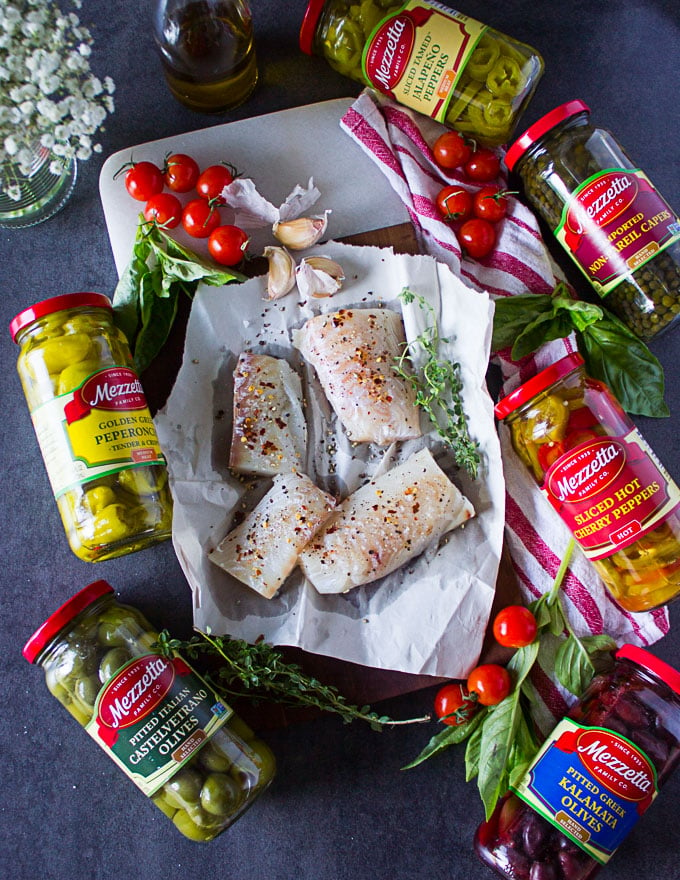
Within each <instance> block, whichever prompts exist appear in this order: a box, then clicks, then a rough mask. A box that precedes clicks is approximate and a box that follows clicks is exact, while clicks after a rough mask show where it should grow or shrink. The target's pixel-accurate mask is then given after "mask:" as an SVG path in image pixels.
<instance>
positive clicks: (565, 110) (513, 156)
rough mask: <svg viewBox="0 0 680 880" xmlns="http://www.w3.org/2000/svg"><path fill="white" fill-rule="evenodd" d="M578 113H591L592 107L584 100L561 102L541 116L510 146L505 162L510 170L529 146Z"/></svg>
mask: <svg viewBox="0 0 680 880" xmlns="http://www.w3.org/2000/svg"><path fill="white" fill-rule="evenodd" d="M578 113H590V107H589V106H588V105H587V104H585V103H584V102H583V101H578V100H576V101H567V102H566V104H560V106H559V107H555V109H554V110H551V111H550V113H546V114H545V116H541V118H540V119H539V120H538V121H537V122H534V124H533V125H531V126H529V128H527V130H526V131H525V132H524V134H521V135H520V136H519V137H518V138H517V140H516V141H515V142H514V143H513V144H512V146H511V147H509V148H508V152H507V153H506V154H505V164H506V166H507V168H508V171H512V170H513V169H514V167H515V165H516V164H517V162H518V160H519V159H520V158H521V157H522V156H523V155H524V153H526V151H527V150H528V149H529V147H530V146H532V144H535V143H536V141H538V140H540V139H541V138H542V137H543V135H545V134H547V132H549V131H550V129H551V128H555V126H556V125H559V124H560V122H564V120H565V119H569V118H570V117H572V116H576V115H577V114H578Z"/></svg>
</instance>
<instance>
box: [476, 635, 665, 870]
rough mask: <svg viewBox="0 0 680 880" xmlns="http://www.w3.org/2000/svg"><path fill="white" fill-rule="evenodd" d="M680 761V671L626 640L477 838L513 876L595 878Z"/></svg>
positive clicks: (490, 859)
mask: <svg viewBox="0 0 680 880" xmlns="http://www.w3.org/2000/svg"><path fill="white" fill-rule="evenodd" d="M678 760H680V673H678V672H677V671H676V670H675V669H673V668H672V667H671V666H669V665H668V664H666V663H664V662H663V661H661V660H659V659H658V658H657V657H655V656H654V655H653V654H651V653H650V652H649V651H646V650H644V649H642V648H638V647H635V646H634V645H623V647H621V648H620V649H619V650H618V651H617V653H616V658H615V663H614V667H613V669H612V670H611V671H609V672H607V673H603V674H601V675H598V676H596V677H595V678H594V679H593V681H592V682H591V684H590V686H589V687H588V688H587V689H586V691H585V693H584V694H583V696H582V697H581V699H580V700H579V702H578V703H576V705H575V706H574V707H573V708H572V710H571V711H570V712H569V714H568V715H567V717H566V718H564V719H563V720H562V721H561V722H560V723H559V724H558V725H557V727H556V728H555V730H554V731H553V732H552V733H551V735H550V736H549V737H548V739H547V740H546V742H545V743H544V744H543V746H542V747H541V749H540V751H539V752H538V754H537V755H536V757H535V758H534V760H533V762H532V764H531V766H530V767H529V770H528V771H527V773H526V775H525V776H524V777H523V779H522V780H521V781H520V782H519V784H518V785H517V786H515V787H514V788H513V790H512V792H511V793H508V794H507V795H506V796H505V797H504V798H503V799H502V800H501V801H500V802H499V804H498V806H497V807H496V809H495V811H494V812H493V814H492V815H491V817H490V818H489V820H488V821H486V822H483V823H482V825H481V826H480V827H479V828H478V829H477V833H476V835H475V849H476V851H477V854H478V855H479V857H480V858H481V859H482V861H483V862H485V864H487V865H489V866H490V867H491V868H494V869H495V870H496V871H497V872H498V873H499V874H500V875H501V876H502V877H508V878H511V880H591V878H592V877H594V876H595V874H596V873H597V872H598V870H599V868H600V866H601V865H603V864H605V863H606V862H607V861H608V860H609V859H610V858H611V856H612V855H613V854H614V852H615V850H616V849H617V847H618V846H619V845H620V844H621V843H622V842H623V840H624V838H625V837H626V835H627V834H628V833H629V832H630V831H631V829H632V828H633V826H634V825H635V823H636V822H637V820H638V819H639V818H640V816H641V815H642V814H643V813H644V812H645V810H646V809H647V807H649V805H650V804H651V803H652V801H653V800H654V798H655V797H656V796H657V794H658V792H659V789H660V788H661V787H662V786H663V784H664V783H665V782H666V780H667V779H668V777H669V776H670V774H671V773H672V771H673V770H674V769H675V767H676V765H677V763H678Z"/></svg>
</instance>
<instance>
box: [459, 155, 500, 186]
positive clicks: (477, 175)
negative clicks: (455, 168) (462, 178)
mask: <svg viewBox="0 0 680 880" xmlns="http://www.w3.org/2000/svg"><path fill="white" fill-rule="evenodd" d="M500 170H501V160H500V159H499V158H498V156H497V155H496V154H495V153H494V151H493V150H490V149H489V148H488V147H480V148H479V149H477V150H475V151H474V152H473V154H472V155H471V156H470V158H469V159H468V160H467V162H466V163H465V173H466V174H467V176H468V177H469V178H470V179H471V180H476V181H478V182H480V183H488V182H489V181H490V180H495V179H496V178H497V177H498V175H499V174H500Z"/></svg>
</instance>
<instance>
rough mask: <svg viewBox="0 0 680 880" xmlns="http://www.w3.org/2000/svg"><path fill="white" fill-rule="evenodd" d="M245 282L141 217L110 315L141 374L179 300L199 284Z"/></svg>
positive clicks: (163, 340)
mask: <svg viewBox="0 0 680 880" xmlns="http://www.w3.org/2000/svg"><path fill="white" fill-rule="evenodd" d="M244 280H245V276H244V275H241V274H240V273H239V272H235V271H234V270H233V269H222V268H219V267H217V266H215V265H214V264H213V263H210V262H209V261H207V260H205V259H203V257H201V256H199V255H198V254H195V253H194V252H193V251H191V250H189V249H188V248H184V247H182V246H181V245H180V244H178V243H177V242H176V241H174V239H172V238H170V236H169V235H167V234H166V233H165V232H164V231H163V229H161V228H160V227H159V226H158V224H156V223H153V222H152V223H148V222H146V221H145V220H144V218H143V216H141V215H140V218H139V225H138V227H137V234H136V236H135V243H134V246H133V249H132V257H131V259H130V262H129V263H128V265H127V266H126V268H125V269H124V271H123V274H122V275H121V277H120V280H119V282H118V284H117V286H116V290H115V292H114V295H113V315H114V321H115V323H116V326H118V327H119V328H120V329H121V330H122V331H123V333H124V334H125V336H126V337H127V340H128V342H129V343H130V348H131V349H132V355H133V358H134V362H135V367H136V368H137V371H138V372H139V373H142V372H143V371H144V370H145V369H146V368H147V367H148V366H149V364H150V363H151V362H152V361H153V359H154V358H155V357H156V355H157V354H158V353H159V352H160V351H161V349H162V348H163V346H164V345H165V343H166V341H167V339H168V336H169V335H170V330H171V329H172V325H173V323H174V321H175V318H176V316H177V306H178V302H179V296H180V294H181V293H185V294H186V295H187V296H188V297H189V298H190V299H192V298H193V296H194V294H195V292H196V288H197V287H198V285H199V283H203V284H210V285H213V286H215V287H221V286H222V285H223V284H229V283H230V282H232V281H244Z"/></svg>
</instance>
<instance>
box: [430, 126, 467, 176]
mask: <svg viewBox="0 0 680 880" xmlns="http://www.w3.org/2000/svg"><path fill="white" fill-rule="evenodd" d="M432 153H433V155H434V160H435V162H436V163H437V165H439V167H440V168H444V169H445V170H446V171H453V169H454V168H460V167H461V166H462V165H465V163H466V162H467V161H468V159H469V158H470V156H471V155H472V147H471V146H470V144H468V142H467V141H466V140H465V138H464V137H463V135H462V134H460V132H458V131H445V132H444V133H443V134H440V135H439V137H438V138H437V140H436V141H435V142H434V144H433V146H432Z"/></svg>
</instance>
